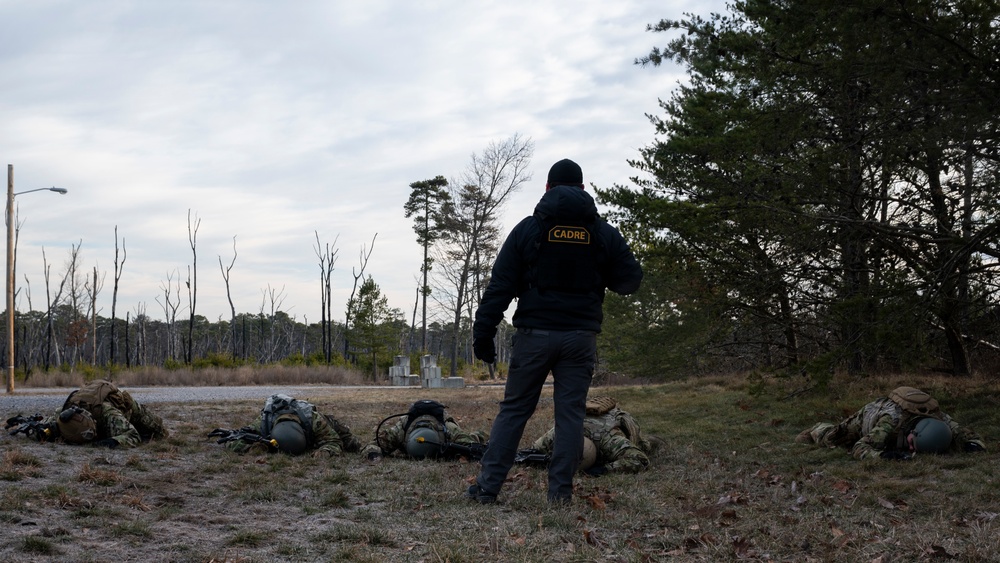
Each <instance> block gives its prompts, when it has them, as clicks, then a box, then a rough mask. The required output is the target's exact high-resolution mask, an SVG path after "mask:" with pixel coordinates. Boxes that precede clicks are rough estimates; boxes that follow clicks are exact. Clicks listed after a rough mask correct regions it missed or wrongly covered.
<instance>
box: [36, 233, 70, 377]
mask: <svg viewBox="0 0 1000 563" xmlns="http://www.w3.org/2000/svg"><path fill="white" fill-rule="evenodd" d="M42 266H43V272H44V276H45V362H44V363H45V370H46V371H48V370H49V368H50V367H51V364H50V361H51V359H52V348H53V346H52V345H53V343H54V342H55V339H56V331H55V319H54V316H55V311H56V307H58V306H59V304H60V303H61V302H62V297H63V291H64V290H65V288H66V278H62V280H60V282H59V287H58V288H57V289H56V291H55V293H53V292H52V283H51V282H52V265H51V264H49V262H48V258H46V256H45V248H44V247H43V248H42ZM55 356H56V358H55V359H56V365H59V364H61V363H62V356H61V355H60V350H59V346H56V347H55Z"/></svg>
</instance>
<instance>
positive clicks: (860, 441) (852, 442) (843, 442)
mask: <svg viewBox="0 0 1000 563" xmlns="http://www.w3.org/2000/svg"><path fill="white" fill-rule="evenodd" d="M932 418H936V419H938V420H941V421H942V422H945V423H947V424H948V426H949V427H950V428H951V436H952V438H951V448H950V449H951V451H953V452H955V451H962V450H963V448H966V447H967V444H975V445H977V446H979V447H980V448H983V449H985V447H986V446H985V444H984V443H983V441H982V439H981V438H980V437H979V436H978V435H977V434H976V433H975V432H973V431H971V430H969V429H967V428H962V427H961V426H959V425H958V423H957V422H955V421H954V420H952V419H951V417H950V416H948V415H947V414H945V413H943V412H940V411H938V412H936V413H935V414H934V415H933V416H932ZM916 420H918V418H916V417H914V416H912V415H909V414H908V413H906V412H905V411H904V410H903V409H902V408H900V406H899V405H898V404H896V403H895V402H893V401H892V400H890V399H889V398H887V397H883V398H881V399H877V400H875V401H872V402H870V403H868V404H867V405H865V406H863V407H861V409H860V410H859V411H858V412H856V413H854V414H853V415H851V416H850V417H848V418H846V419H845V420H843V421H842V422H841V423H840V424H832V423H829V422H819V423H817V424H815V425H814V426H813V427H812V428H809V429H808V430H805V431H803V432H802V433H800V434H799V436H798V438H797V441H799V442H805V443H813V444H819V445H822V446H827V447H830V448H836V447H845V448H848V449H850V450H851V455H852V456H854V457H855V458H856V459H872V458H878V457H879V455H880V454H881V453H882V452H883V451H887V450H890V451H891V450H902V451H907V450H908V447H907V445H906V436H907V434H909V432H910V430H911V429H912V427H913V424H914V423H915V422H916Z"/></svg>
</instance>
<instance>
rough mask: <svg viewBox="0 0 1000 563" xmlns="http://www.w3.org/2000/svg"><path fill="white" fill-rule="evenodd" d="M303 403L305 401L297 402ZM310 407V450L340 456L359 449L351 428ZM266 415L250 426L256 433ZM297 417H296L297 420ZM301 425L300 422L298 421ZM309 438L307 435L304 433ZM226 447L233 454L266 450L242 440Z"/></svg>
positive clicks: (259, 429) (262, 415) (265, 447)
mask: <svg viewBox="0 0 1000 563" xmlns="http://www.w3.org/2000/svg"><path fill="white" fill-rule="evenodd" d="M299 402H300V403H301V402H305V401H299ZM310 406H311V407H312V409H311V411H312V414H311V416H310V417H309V418H310V419H311V424H312V434H311V435H312V442H311V443H310V444H309V447H310V448H311V449H314V450H317V451H321V452H326V453H327V454H329V455H330V456H337V455H341V454H342V453H344V452H356V451H358V449H359V448H360V447H361V442H359V441H358V439H357V438H356V437H355V436H354V435H353V434H351V428H350V427H349V426H347V425H346V424H344V423H342V422H340V421H339V420H337V419H335V418H333V417H332V416H329V415H325V414H323V413H321V412H319V410H317V409H316V407H315V405H310ZM265 416H266V415H265V414H264V412H263V411H261V413H260V415H259V416H258V417H257V420H255V421H254V423H253V424H251V425H250V428H252V429H253V430H254V431H256V432H258V433H259V432H260V431H261V428H262V427H263V424H264V417H265ZM297 418H298V417H296V419H297ZM299 423H300V424H301V421H299ZM306 435H307V436H309V435H310V434H309V433H306ZM226 447H227V448H229V449H230V450H232V451H234V452H239V453H245V452H247V451H250V450H252V449H254V450H257V449H259V450H266V449H267V446H266V444H260V443H248V442H244V441H242V440H234V441H231V442H227V443H226Z"/></svg>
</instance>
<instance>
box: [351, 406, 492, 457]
mask: <svg viewBox="0 0 1000 563" xmlns="http://www.w3.org/2000/svg"><path fill="white" fill-rule="evenodd" d="M407 418H408V417H406V416H401V417H399V420H397V421H396V424H394V425H392V426H391V427H389V428H383V429H382V430H381V431H379V433H378V435H377V436H376V437H375V439H373V440H372V441H371V442H369V444H368V445H367V446H365V447H364V449H362V450H361V455H363V456H366V457H367V456H368V454H370V453H375V454H378V455H389V454H391V453H393V452H395V451H400V452H403V453H406V432H404V431H403V429H404V428H405V427H406V421H407ZM444 425H445V428H447V430H448V439H449V440H450V441H451V442H452V443H455V444H461V445H463V446H467V445H470V444H485V443H486V434H485V433H483V432H468V431H465V430H463V429H462V427H461V426H459V425H458V423H457V422H455V419H454V418H452V417H450V416H448V415H445V419H444Z"/></svg>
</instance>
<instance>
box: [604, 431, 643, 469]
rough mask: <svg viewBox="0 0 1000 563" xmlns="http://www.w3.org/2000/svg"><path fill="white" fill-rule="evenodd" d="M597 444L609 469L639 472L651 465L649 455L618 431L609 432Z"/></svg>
mask: <svg viewBox="0 0 1000 563" xmlns="http://www.w3.org/2000/svg"><path fill="white" fill-rule="evenodd" d="M596 446H597V451H598V452H599V453H600V455H599V457H598V459H600V460H603V461H604V466H605V467H606V468H607V469H608V471H617V472H620V473H638V472H640V471H644V470H645V469H647V468H648V467H649V457H647V456H646V454H645V453H643V451H642V450H640V449H639V448H637V447H636V446H635V444H633V443H632V442H630V441H628V439H627V438H625V436H623V435H622V434H620V433H618V432H610V433H608V435H607V436H605V437H604V439H602V440H601V441H600V443H599V444H596Z"/></svg>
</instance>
